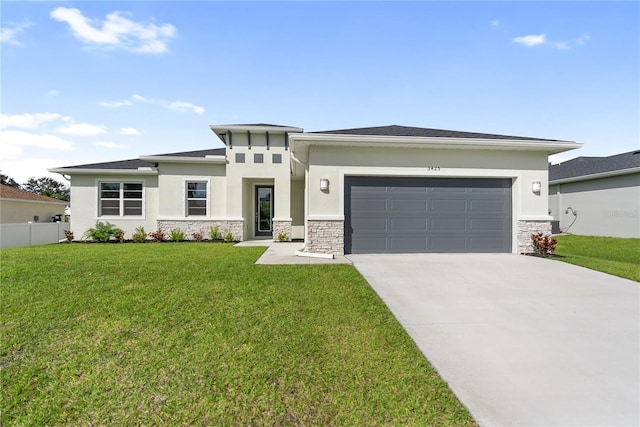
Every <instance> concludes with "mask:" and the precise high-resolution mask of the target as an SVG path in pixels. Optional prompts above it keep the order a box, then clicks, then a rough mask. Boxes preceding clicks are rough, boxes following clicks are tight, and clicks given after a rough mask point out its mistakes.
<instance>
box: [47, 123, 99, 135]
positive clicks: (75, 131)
mask: <svg viewBox="0 0 640 427" xmlns="http://www.w3.org/2000/svg"><path fill="white" fill-rule="evenodd" d="M54 132H56V133H61V134H63V135H76V136H94V135H101V134H103V133H107V129H106V128H105V126H103V125H91V124H89V123H71V124H68V125H66V126H60V127H59V128H57V129H55V131H54Z"/></svg>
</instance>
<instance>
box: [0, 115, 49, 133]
mask: <svg viewBox="0 0 640 427" xmlns="http://www.w3.org/2000/svg"><path fill="white" fill-rule="evenodd" d="M61 117H62V116H61V115H60V114H58V113H36V114H29V113H25V114H0V127H3V128H19V129H37V128H38V127H40V125H41V124H43V123H45V122H49V121H51V120H57V119H60V118H61Z"/></svg>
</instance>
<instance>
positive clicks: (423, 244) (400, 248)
mask: <svg viewBox="0 0 640 427" xmlns="http://www.w3.org/2000/svg"><path fill="white" fill-rule="evenodd" d="M389 243H390V245H389V249H390V251H391V252H424V251H426V249H427V239H426V238H424V237H404V238H401V237H391V238H390V239H389Z"/></svg>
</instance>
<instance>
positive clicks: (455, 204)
mask: <svg viewBox="0 0 640 427" xmlns="http://www.w3.org/2000/svg"><path fill="white" fill-rule="evenodd" d="M345 220H346V222H345V225H346V227H345V251H346V252H347V253H387V252H398V253H402V252H511V226H512V218H511V180H510V179H484V178H483V179H476V178H465V179H462V178H455V179H454V178H436V179H434V178H392V177H375V178H365V177H346V178H345Z"/></svg>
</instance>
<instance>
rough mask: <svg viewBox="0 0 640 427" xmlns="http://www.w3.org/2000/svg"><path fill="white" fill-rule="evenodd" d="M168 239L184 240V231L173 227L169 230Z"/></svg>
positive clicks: (173, 240)
mask: <svg viewBox="0 0 640 427" xmlns="http://www.w3.org/2000/svg"><path fill="white" fill-rule="evenodd" d="M169 240H171V241H172V242H182V241H183V240H184V231H182V230H180V229H179V228H173V229H171V231H170V232H169Z"/></svg>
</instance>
